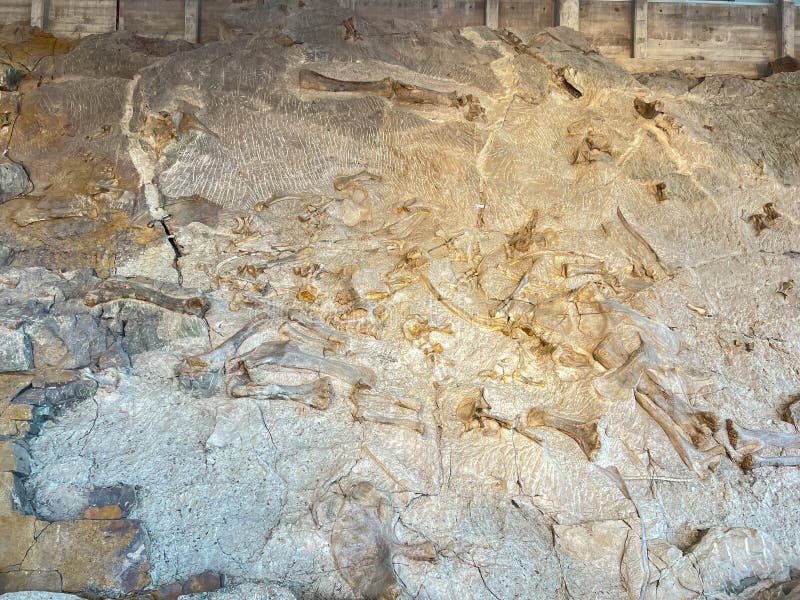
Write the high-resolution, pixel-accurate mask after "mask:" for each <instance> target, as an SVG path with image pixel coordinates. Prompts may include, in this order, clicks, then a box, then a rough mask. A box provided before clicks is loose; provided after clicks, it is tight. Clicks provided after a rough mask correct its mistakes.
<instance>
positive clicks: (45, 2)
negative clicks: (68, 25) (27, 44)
mask: <svg viewBox="0 0 800 600" xmlns="http://www.w3.org/2000/svg"><path fill="white" fill-rule="evenodd" d="M48 12H50V2H49V0H31V27H38V28H40V29H47V13H48Z"/></svg>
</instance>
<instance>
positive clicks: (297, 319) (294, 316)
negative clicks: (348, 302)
mask: <svg viewBox="0 0 800 600" xmlns="http://www.w3.org/2000/svg"><path fill="white" fill-rule="evenodd" d="M288 317H289V322H290V323H291V324H296V325H297V327H292V326H291V325H290V330H291V331H293V332H294V333H296V334H298V335H305V337H308V338H312V339H313V338H316V340H317V342H316V343H317V345H321V346H322V347H323V349H324V350H328V351H330V352H333V353H334V354H337V353H338V352H339V351H340V350H341V349H342V348H343V347H344V346H345V344H346V343H347V339H346V338H345V337H344V336H343V335H342V334H341V333H339V332H338V331H337V330H336V329H334V328H333V327H330V326H328V325H326V324H325V323H324V322H323V321H321V320H320V319H317V318H316V317H313V316H311V315H309V314H306V313H304V312H302V311H300V310H297V309H296V308H293V309H291V310H290V311H289V314H288ZM298 328H302V329H304V330H306V331H307V332H308V333H306V334H303V333H301V332H300V331H298Z"/></svg>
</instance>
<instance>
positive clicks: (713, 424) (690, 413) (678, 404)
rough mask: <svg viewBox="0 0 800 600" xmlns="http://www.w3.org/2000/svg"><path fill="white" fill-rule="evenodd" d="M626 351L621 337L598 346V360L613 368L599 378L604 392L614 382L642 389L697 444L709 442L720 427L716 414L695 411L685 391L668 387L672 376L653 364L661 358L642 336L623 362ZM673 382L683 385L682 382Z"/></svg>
mask: <svg viewBox="0 0 800 600" xmlns="http://www.w3.org/2000/svg"><path fill="white" fill-rule="evenodd" d="M625 354H626V351H625V348H624V347H623V345H622V344H621V343H619V340H616V341H611V340H609V339H608V338H606V339H604V340H603V342H601V344H599V345H598V346H597V347H596V348H595V350H594V352H593V356H594V357H595V359H596V360H598V362H599V363H600V364H601V365H602V366H603V367H605V368H608V369H610V370H609V371H608V372H607V373H606V374H605V375H603V376H602V377H600V378H598V379H597V380H596V381H595V388H596V389H598V391H599V392H601V393H603V388H604V387H605V386H606V385H608V383H609V382H612V381H613V382H614V383H615V384H616V385H618V386H619V387H623V388H628V389H633V390H634V391H637V392H639V393H640V394H642V395H644V396H646V397H647V399H648V400H649V402H651V403H653V404H655V405H656V406H657V407H658V408H659V409H660V410H661V411H662V412H663V413H664V414H665V415H666V416H667V417H668V418H669V419H670V420H671V421H672V422H673V423H674V424H675V425H677V426H678V427H679V428H680V429H681V430H682V431H683V433H684V434H685V436H688V438H689V439H690V440H691V442H692V443H693V444H694V445H695V446H698V447H699V446H701V445H703V444H705V443H706V442H707V441H708V440H709V439H710V437H711V435H712V433H713V431H715V430H716V429H717V428H718V426H719V424H718V419H717V417H716V415H714V414H713V413H710V412H708V411H700V410H695V409H694V408H693V407H692V406H690V405H689V404H688V403H687V402H686V401H685V400H684V399H683V396H685V393H684V392H682V391H681V392H680V393H678V394H675V393H671V392H670V391H668V390H667V389H665V387H669V386H665V385H663V384H665V383H667V382H668V379H669V378H668V377H667V376H666V375H662V374H660V373H659V371H658V370H657V369H656V368H655V367H654V366H652V365H658V362H659V358H658V356H657V355H656V354H655V353H654V352H652V350H651V349H650V348H648V346H647V344H646V343H645V342H644V341H642V339H641V337H640V338H639V346H638V348H636V350H634V351H633V352H631V353H630V354H629V355H628V356H627V358H625V359H624V361H625V362H623V363H622V364H620V361H621V360H623V357H624V356H625ZM673 383H674V384H675V385H677V386H679V384H680V381H679V380H678V381H674V382H673Z"/></svg>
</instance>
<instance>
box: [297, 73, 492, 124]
mask: <svg viewBox="0 0 800 600" xmlns="http://www.w3.org/2000/svg"><path fill="white" fill-rule="evenodd" d="M299 78H300V88H301V89H304V90H315V91H318V92H359V93H362V94H373V95H376V96H383V97H384V98H388V99H392V100H397V101H398V102H402V103H405V104H431V105H435V106H449V107H462V106H467V108H468V111H467V119H468V120H473V119H474V118H476V117H477V116H479V115H480V114H482V113H483V108H482V107H481V105H480V101H479V100H478V99H476V98H475V97H474V96H472V95H471V94H467V95H463V96H462V95H459V94H457V93H456V92H449V93H448V92H437V91H436V90H430V89H427V88H421V87H417V86H414V85H409V84H407V83H403V82H401V81H396V80H394V79H392V78H391V77H385V78H384V79H381V80H379V81H344V80H341V79H333V78H331V77H326V76H325V75H322V74H320V73H317V72H315V71H310V70H308V69H301V70H300V73H299Z"/></svg>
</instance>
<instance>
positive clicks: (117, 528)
mask: <svg viewBox="0 0 800 600" xmlns="http://www.w3.org/2000/svg"><path fill="white" fill-rule="evenodd" d="M147 560H148V550H147V540H146V537H145V535H144V533H143V532H142V530H141V528H140V526H139V524H138V523H137V522H136V521H127V520H112V521H108V520H80V521H61V522H56V523H50V524H47V526H46V527H44V529H43V530H42V531H40V532H39V534H38V535H37V537H36V542H35V543H34V544H33V546H32V547H31V548H30V551H29V552H28V554H27V556H26V557H25V561H24V562H23V563H22V565H21V568H22V569H23V570H56V571H58V572H59V573H60V574H61V578H62V586H63V589H64V590H65V591H69V592H80V591H92V590H95V591H97V592H103V593H107V594H125V593H128V592H132V591H136V590H140V589H142V588H144V587H145V586H146V585H147V584H148V583H149V577H148V575H147V569H148V566H149V565H148V562H147Z"/></svg>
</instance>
